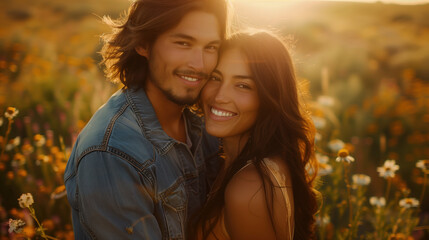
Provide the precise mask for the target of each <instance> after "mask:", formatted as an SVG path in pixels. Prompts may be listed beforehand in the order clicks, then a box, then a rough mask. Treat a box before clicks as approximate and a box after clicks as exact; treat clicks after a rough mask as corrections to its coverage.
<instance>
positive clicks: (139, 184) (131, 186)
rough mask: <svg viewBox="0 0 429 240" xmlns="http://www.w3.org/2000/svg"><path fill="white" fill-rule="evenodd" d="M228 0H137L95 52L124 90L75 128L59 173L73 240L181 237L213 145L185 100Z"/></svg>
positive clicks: (203, 71)
mask: <svg viewBox="0 0 429 240" xmlns="http://www.w3.org/2000/svg"><path fill="white" fill-rule="evenodd" d="M226 10H227V4H226V0H138V1H136V2H134V3H133V4H132V6H131V7H130V9H129V11H128V14H127V16H126V17H125V19H124V21H122V22H121V21H112V20H110V19H109V18H105V21H106V22H108V23H110V24H111V26H113V28H114V31H113V34H111V35H106V36H105V37H104V38H105V45H104V47H103V49H102V55H103V58H104V63H105V64H106V67H107V68H106V72H107V75H108V76H109V77H110V78H111V79H113V80H120V81H121V82H122V83H123V84H124V85H125V87H124V88H123V89H122V90H120V91H118V92H117V93H115V94H114V95H113V96H112V97H111V98H110V99H109V101H108V102H107V103H106V104H105V105H104V106H103V107H101V108H100V109H99V110H98V111H97V112H96V113H95V114H94V116H93V117H92V119H91V120H90V121H89V123H88V124H87V126H86V127H85V128H84V129H83V130H82V132H81V133H80V135H79V137H78V139H77V141H76V143H75V146H74V148H73V152H72V154H71V156H70V159H69V162H68V164H67V169H66V172H65V176H64V180H65V185H66V188H67V196H68V200H69V202H70V205H71V208H72V217H73V225H74V232H75V237H76V239H185V238H186V235H185V228H186V222H187V220H188V219H189V218H190V216H191V215H192V214H193V213H195V212H196V211H197V210H198V209H199V208H200V207H202V205H203V203H204V202H205V200H206V196H207V194H208V192H209V190H210V184H211V181H212V180H213V175H214V174H215V169H216V167H215V166H214V164H213V162H214V161H209V160H210V158H211V157H213V156H216V153H217V151H218V143H217V141H216V139H214V138H212V137H209V136H207V134H206V133H205V131H204V129H203V128H202V122H201V119H199V117H197V116H196V115H194V114H193V113H192V112H191V111H190V110H189V109H187V108H186V107H185V106H187V105H192V104H193V103H194V102H195V101H196V100H197V97H198V95H199V92H200V90H201V89H202V87H203V86H204V84H205V82H206V81H207V78H208V75H209V74H210V72H211V71H212V70H213V69H214V67H215V65H216V62H217V57H218V48H219V45H220V43H221V40H222V39H224V37H225V35H226V29H227V17H226V15H227V14H226Z"/></svg>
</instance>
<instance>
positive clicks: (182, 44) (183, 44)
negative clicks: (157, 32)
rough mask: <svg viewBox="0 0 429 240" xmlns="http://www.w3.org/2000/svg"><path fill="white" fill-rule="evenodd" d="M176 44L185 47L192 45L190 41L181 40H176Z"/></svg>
mask: <svg viewBox="0 0 429 240" xmlns="http://www.w3.org/2000/svg"><path fill="white" fill-rule="evenodd" d="M175 44H177V45H180V46H183V47H189V46H190V44H189V43H188V42H181V41H178V42H175Z"/></svg>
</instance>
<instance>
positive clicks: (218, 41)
mask: <svg viewBox="0 0 429 240" xmlns="http://www.w3.org/2000/svg"><path fill="white" fill-rule="evenodd" d="M170 37H172V38H182V39H187V40H189V41H193V42H195V41H197V39H196V38H194V37H192V36H189V35H187V34H184V33H175V34H171V35H170ZM220 43H221V40H220V39H219V40H214V41H211V42H209V44H220Z"/></svg>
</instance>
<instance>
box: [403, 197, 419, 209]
mask: <svg viewBox="0 0 429 240" xmlns="http://www.w3.org/2000/svg"><path fill="white" fill-rule="evenodd" d="M399 206H401V207H403V208H412V207H418V206H419V200H417V199H415V198H403V199H401V200H400V201H399Z"/></svg>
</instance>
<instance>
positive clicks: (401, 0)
mask: <svg viewBox="0 0 429 240" xmlns="http://www.w3.org/2000/svg"><path fill="white" fill-rule="evenodd" d="M232 1H241V2H246V1H247V2H282V1H283V2H286V1H314V0H232ZM319 1H336V2H368V3H370V2H384V3H398V4H422V3H429V0H319Z"/></svg>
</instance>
